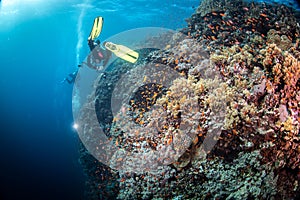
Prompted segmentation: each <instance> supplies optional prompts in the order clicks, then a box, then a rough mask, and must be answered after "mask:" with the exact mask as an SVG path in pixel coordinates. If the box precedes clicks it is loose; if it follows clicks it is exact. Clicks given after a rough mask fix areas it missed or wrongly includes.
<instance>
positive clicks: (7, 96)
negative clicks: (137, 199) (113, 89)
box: [0, 0, 294, 199]
mask: <svg viewBox="0 0 300 200" xmlns="http://www.w3.org/2000/svg"><path fill="white" fill-rule="evenodd" d="M288 2H291V3H294V2H293V1H288ZM199 3H200V2H199V1H198V0H186V1H180V0H152V1H145V0H129V1H121V0H114V1H110V0H105V1H96V0H93V1H92V0H85V1H84V0H83V1H80V0H66V1H60V0H48V1H42V0H23V1H22V0H2V1H1V2H0V63H1V64H0V67H1V72H2V73H1V75H2V76H1V79H0V91H1V96H0V97H1V98H0V117H1V118H0V127H1V131H0V156H1V157H0V158H1V162H0V183H1V186H0V199H82V198H83V193H84V181H85V178H84V175H83V172H82V169H81V166H80V164H79V162H78V157H79V153H78V136H77V134H76V132H75V131H74V130H73V129H72V122H73V117H72V102H71V100H72V85H68V84H64V85H61V84H59V82H60V81H61V80H62V79H63V78H64V77H65V76H66V75H67V74H69V73H70V72H72V71H74V70H76V66H77V64H78V63H80V62H81V61H82V60H83V59H84V58H85V56H87V55H88V53H89V49H88V46H87V43H86V38H87V37H88V34H89V31H90V27H91V25H92V22H93V19H94V17H96V16H99V15H100V16H103V17H104V18H105V22H104V27H103V31H102V34H101V39H105V38H107V37H110V36H111V35H114V34H117V33H119V32H122V31H125V30H128V29H133V28H139V27H147V26H155V27H164V28H169V29H178V28H182V27H184V26H186V23H185V21H184V19H185V18H188V17H190V16H191V14H192V13H193V12H194V8H195V7H197V6H198V5H199Z"/></svg>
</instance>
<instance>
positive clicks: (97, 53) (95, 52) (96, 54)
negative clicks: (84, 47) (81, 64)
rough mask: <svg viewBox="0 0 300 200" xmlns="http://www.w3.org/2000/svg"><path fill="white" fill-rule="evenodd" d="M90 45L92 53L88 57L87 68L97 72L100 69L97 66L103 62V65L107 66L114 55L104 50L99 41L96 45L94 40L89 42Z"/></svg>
mask: <svg viewBox="0 0 300 200" xmlns="http://www.w3.org/2000/svg"><path fill="white" fill-rule="evenodd" d="M88 45H89V47H90V50H91V53H90V54H89V56H88V57H87V63H86V64H87V66H88V67H89V68H92V69H96V70H97V69H98V68H97V66H96V64H99V63H101V62H103V63H102V65H103V66H106V64H107V63H108V61H109V59H110V57H111V54H112V53H111V52H110V51H108V50H106V49H103V48H102V47H101V45H100V41H99V40H97V42H96V43H95V42H94V41H93V40H89V41H88Z"/></svg>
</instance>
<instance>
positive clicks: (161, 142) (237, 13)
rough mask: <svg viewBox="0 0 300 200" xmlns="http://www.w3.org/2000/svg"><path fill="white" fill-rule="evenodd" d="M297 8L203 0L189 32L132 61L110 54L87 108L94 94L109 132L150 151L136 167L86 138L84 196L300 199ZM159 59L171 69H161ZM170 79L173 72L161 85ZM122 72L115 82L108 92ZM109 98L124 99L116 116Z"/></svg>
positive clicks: (117, 140)
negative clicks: (97, 150) (101, 156)
mask: <svg viewBox="0 0 300 200" xmlns="http://www.w3.org/2000/svg"><path fill="white" fill-rule="evenodd" d="M296 12H297V11H295V10H293V9H292V8H289V7H287V6H285V5H281V4H265V3H247V2H242V1H241V2H236V1H231V0H228V1H219V2H216V1H211V0H208V1H202V2H201V5H200V6H199V8H198V9H197V10H196V13H195V14H194V15H193V16H192V17H191V18H190V19H188V20H187V22H188V27H187V28H184V29H182V30H181V32H182V33H184V34H185V35H186V36H185V37H184V38H182V37H180V35H176V34H175V35H168V36H166V37H162V38H163V39H164V40H167V41H168V45H167V46H166V47H165V48H163V49H161V50H156V51H151V52H147V54H145V56H144V59H143V60H141V61H140V62H139V63H137V64H136V65H129V64H127V63H124V62H122V61H116V62H115V63H113V64H112V66H111V70H108V71H106V72H105V74H102V75H101V77H100V78H99V79H97V81H96V82H95V86H94V87H95V88H97V91H96V99H90V102H88V103H87V106H86V113H88V106H89V103H92V102H96V105H95V106H96V108H97V109H96V111H97V117H98V121H99V124H100V126H101V128H102V130H103V131H104V132H105V133H106V135H107V136H108V137H110V140H111V142H112V143H114V144H116V145H117V146H118V147H121V148H123V149H126V150H128V151H130V152H132V153H131V155H137V156H138V155H147V156H146V157H147V159H146V158H145V159H144V160H143V159H142V160H141V159H140V164H141V166H139V167H140V168H143V167H145V166H149V167H148V168H147V169H146V170H144V171H143V172H141V171H138V170H137V169H139V168H137V166H133V164H132V165H130V162H132V163H134V162H135V160H134V158H133V159H132V160H129V161H130V162H129V161H128V163H127V165H126V166H127V167H125V168H122V169H121V170H119V171H115V170H113V169H109V167H107V166H104V165H101V164H100V163H97V161H96V160H93V159H91V158H90V157H89V156H90V155H88V153H87V152H86V149H84V147H83V146H82V152H81V155H82V161H81V162H82V163H83V166H85V167H84V168H85V170H86V173H87V174H88V176H89V186H90V190H89V191H90V193H89V195H90V199H97V198H98V199H110V198H114V199H296V198H299V196H300V186H299V181H300V103H299V102H300V92H299V91H300V80H299V78H300V53H299V52H300V49H299V41H300V39H299V34H300V27H299V24H298V23H297V20H299V18H297V16H299V13H298V15H296V14H295V13H296ZM159 39H160V38H152V40H151V39H149V41H147V42H149V43H155V42H158V41H159ZM145 63H147V64H145ZM161 65H163V66H164V67H165V68H170V69H172V70H173V71H176V72H177V74H178V76H175V77H171V75H172V73H171V72H168V73H161V72H160V71H157V69H158V68H159V67H160V66H161ZM145 66H146V67H145ZM139 67H144V68H141V69H140V68H139ZM146 69H147V70H146ZM128 71H131V73H128ZM149 74H152V75H153V76H149ZM122 76H123V77H124V76H125V77H127V79H125V80H126V81H124V82H122V80H121V77H122ZM138 77H142V78H138ZM165 79H169V80H172V81H170V82H169V83H170V84H169V85H164V84H162V83H164V82H163V81H164V80H165ZM154 80H155V81H154ZM118 82H121V83H119V84H120V85H122V87H120V88H119V89H118V92H117V93H116V94H113V89H114V88H118V87H119V86H118V85H117V83H118ZM136 85H139V86H140V87H139V88H138V89H137V90H134V88H133V87H136ZM122 88H124V89H122ZM127 90H128V91H135V92H134V93H133V94H131V95H128V92H126V91H127ZM114 98H116V99H119V100H120V99H121V100H122V103H123V107H118V109H119V111H118V112H117V115H116V114H114V115H113V112H114V111H113V110H112V108H111V103H112V102H111V99H114ZM154 106H156V108H157V109H156V110H153V109H152V108H153V107H154ZM82 117H83V118H88V117H89V116H88V114H86V115H84V116H82ZM131 130H135V132H132V131H131ZM187 130H188V131H187ZM156 152H159V154H158V155H157V153H156ZM167 158H171V159H169V160H168V159H167ZM119 161H120V158H119V159H115V162H114V161H113V162H112V166H117V165H118V163H119ZM122 161H124V160H123V158H122ZM124 162H125V163H126V161H124ZM157 163H158V164H157ZM103 177H104V178H103ZM109 190H111V191H114V192H113V195H112V196H109V195H111V194H105V192H109ZM100 191H101V192H100ZM101 195H102V196H101ZM91 196H92V197H91Z"/></svg>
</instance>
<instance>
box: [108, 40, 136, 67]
mask: <svg viewBox="0 0 300 200" xmlns="http://www.w3.org/2000/svg"><path fill="white" fill-rule="evenodd" d="M105 48H106V49H108V50H109V51H111V52H113V53H114V54H115V55H116V56H118V57H119V58H122V59H123V60H126V61H128V62H131V63H135V62H136V61H137V59H138V58H139V53H138V52H136V51H133V50H131V49H129V48H128V47H126V46H124V45H119V44H114V43H112V42H106V43H105Z"/></svg>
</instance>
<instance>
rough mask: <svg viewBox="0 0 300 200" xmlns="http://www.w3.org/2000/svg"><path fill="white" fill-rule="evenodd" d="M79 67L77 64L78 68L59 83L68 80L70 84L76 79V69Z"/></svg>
mask: <svg viewBox="0 0 300 200" xmlns="http://www.w3.org/2000/svg"><path fill="white" fill-rule="evenodd" d="M79 67H81V65H78V68H77V70H76V71H74V72H73V73H70V74H69V75H68V76H67V77H66V78H64V80H62V81H61V82H60V83H61V84H63V83H65V82H68V83H69V84H72V83H74V82H75V80H76V76H77V74H78V70H79Z"/></svg>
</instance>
